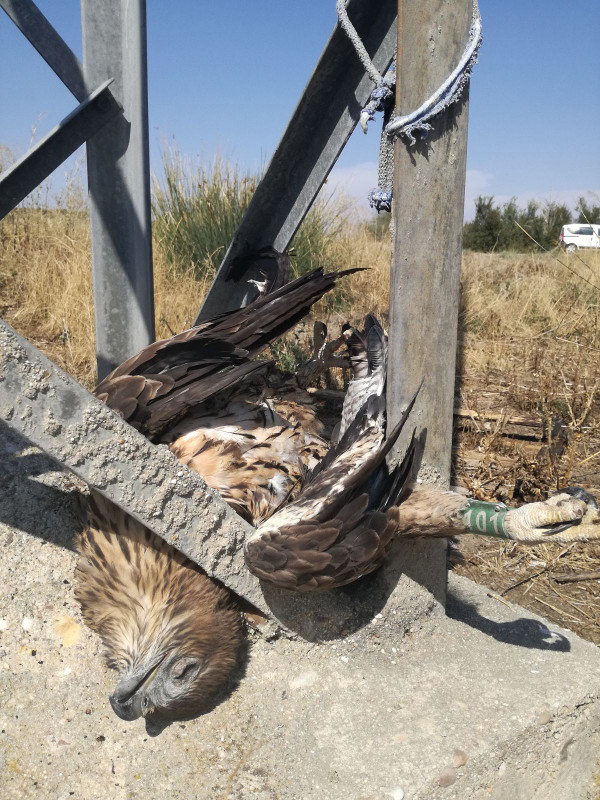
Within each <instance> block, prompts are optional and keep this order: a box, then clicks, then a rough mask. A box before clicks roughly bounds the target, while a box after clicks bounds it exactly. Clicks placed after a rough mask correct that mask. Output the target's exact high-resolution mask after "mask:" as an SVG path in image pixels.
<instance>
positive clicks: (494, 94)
mask: <svg viewBox="0 0 600 800" xmlns="http://www.w3.org/2000/svg"><path fill="white" fill-rule="evenodd" d="M38 6H39V8H40V9H41V10H42V12H43V13H44V14H45V15H46V16H47V17H48V19H49V20H50V21H51V22H52V24H53V25H54V27H55V28H56V29H57V30H58V31H59V33H60V34H61V35H62V36H63V38H64V39H65V40H66V41H67V43H68V44H69V45H70V47H71V48H72V49H73V50H74V51H75V52H76V54H77V55H78V56H80V57H81V26H80V21H79V13H80V12H79V0H38ZM480 7H481V13H482V17H483V26H484V27H483V30H484V44H483V47H482V50H481V53H480V59H479V64H478V65H477V66H476V68H475V70H474V73H473V78H472V82H471V104H470V118H469V147H468V163H467V170H468V172H467V200H466V215H467V217H469V216H471V215H472V208H473V199H474V197H475V196H476V195H477V194H490V195H494V196H495V197H496V198H497V199H498V200H500V201H504V200H507V199H508V198H510V197H511V196H513V195H514V196H517V198H518V199H519V200H520V201H521V202H523V203H524V202H525V201H526V200H527V199H529V198H537V199H555V200H558V201H561V202H563V201H564V202H567V203H569V204H572V203H573V201H574V199H575V198H576V197H577V196H578V195H580V194H585V193H588V192H591V193H592V194H590V195H589V199H591V200H594V201H595V202H600V150H599V148H598V144H597V132H598V130H600V102H599V100H598V91H599V90H598V85H599V78H600V48H599V47H598V34H597V31H598V17H599V12H600V3H598V0H570V2H566V0H543V2H542V0H480ZM147 8H148V62H149V105H150V139H151V162H152V163H151V166H152V169H153V170H154V171H155V172H156V171H159V170H160V148H161V142H165V141H166V142H170V141H172V140H174V141H175V142H176V144H177V146H178V148H179V150H180V151H181V152H182V153H183V154H185V155H189V156H195V157H199V158H201V159H204V160H207V161H208V160H210V159H212V158H213V156H214V154H215V152H216V151H217V150H218V152H219V153H220V154H221V155H223V156H225V157H227V158H229V159H231V160H233V161H236V162H237V163H238V164H239V166H240V167H241V168H243V169H257V168H259V167H260V166H261V165H264V164H265V163H266V162H268V160H269V158H270V156H271V153H272V152H273V149H274V148H275V146H276V144H277V142H278V140H279V138H280V136H281V134H282V133H283V130H284V128H285V126H286V124H287V121H288V119H289V117H290V115H291V113H292V111H293V109H294V107H295V105H296V102H297V100H298V98H299V96H300V94H301V92H302V89H303V87H304V85H305V84H306V81H307V80H308V78H309V76H310V74H311V71H312V69H313V67H314V65H315V63H316V61H317V58H318V56H319V54H320V53H321V51H322V49H323V47H324V45H325V43H326V41H327V39H328V37H329V34H330V33H331V30H332V28H333V26H334V24H335V20H336V15H335V0H298V2H294V3H290V2H282V1H281V0H253V2H251V3H250V2H243V1H242V0H220V1H219V2H218V3H217V2H207V0H205V1H204V2H198V1H197V0H195V2H193V1H192V0H175V2H171V3H165V2H164V0H148V3H147ZM0 69H1V70H2V76H3V80H2V81H0V108H1V109H2V114H1V116H0V143H2V144H5V145H8V146H9V147H10V148H11V149H13V150H14V151H16V152H17V153H22V152H23V151H25V150H26V149H27V147H28V146H29V143H30V139H31V130H32V127H35V129H36V136H37V137H39V136H41V135H43V134H44V133H45V132H46V131H47V130H49V129H50V128H51V127H53V126H54V124H56V122H58V121H59V120H60V119H61V118H62V117H64V116H65V115H66V114H67V113H68V112H69V111H70V110H71V109H72V108H73V107H74V106H75V104H76V101H75V100H74V98H73V97H72V96H71V95H70V93H69V92H68V91H67V90H66V89H65V88H64V87H63V86H62V84H61V83H60V81H59V80H58V78H56V77H55V76H54V74H53V73H52V72H51V70H50V69H49V67H47V66H46V64H45V63H44V62H43V61H42V59H41V58H40V57H39V56H38V55H37V53H36V52H35V51H34V50H33V48H32V47H31V46H30V45H29V43H28V42H27V41H26V40H25V39H24V37H23V36H22V35H21V34H20V33H19V31H18V30H17V29H16V28H15V27H14V26H13V24H12V22H10V20H9V19H8V17H6V16H5V15H4V14H3V13H0ZM378 138H379V124H372V125H371V126H370V133H369V135H368V136H364V135H363V133H362V131H360V130H358V131H356V132H355V134H354V135H353V136H352V138H351V140H350V142H349V144H348V146H347V147H346V149H345V151H344V153H343V154H342V156H341V158H340V160H339V162H338V165H337V166H336V168H335V170H334V173H333V174H332V176H331V178H330V181H329V185H342V186H343V187H345V189H346V191H348V192H349V193H350V194H353V195H356V196H357V197H359V198H360V200H359V202H360V203H361V205H362V207H363V208H366V207H367V204H366V201H365V200H364V196H365V194H366V192H367V191H368V190H369V188H371V187H372V186H373V185H374V183H375V181H376V159H377V152H378V144H379V142H378ZM58 172H59V174H58V175H56V176H55V178H54V186H55V187H60V185H61V182H62V180H63V177H62V174H63V173H64V170H59V171H58Z"/></svg>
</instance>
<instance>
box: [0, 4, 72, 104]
mask: <svg viewBox="0 0 600 800" xmlns="http://www.w3.org/2000/svg"><path fill="white" fill-rule="evenodd" d="M0 8H2V9H3V11H5V12H6V13H7V14H8V16H9V17H10V18H11V19H12V21H13V22H14V23H15V25H16V26H17V28H18V29H19V30H20V31H21V33H22V34H23V35H24V36H25V37H26V38H27V39H28V40H29V41H30V42H31V44H32V45H33V46H34V47H35V49H36V50H37V51H38V53H39V54H40V55H41V57H42V58H43V59H44V61H45V62H46V63H47V64H48V65H49V66H50V68H51V69H52V70H54V72H55V73H56V74H57V75H58V77H59V78H60V79H61V81H62V82H63V83H64V85H65V86H66V87H67V89H68V90H69V91H70V92H71V94H73V95H74V96H75V97H76V98H77V100H79V102H80V103H81V102H82V101H83V100H84V99H85V97H86V95H87V91H86V88H85V83H84V80H83V67H82V65H81V62H80V61H79V59H78V58H77V56H76V55H75V53H73V51H72V50H71V48H70V47H69V46H68V45H67V44H65V42H64V41H63V39H62V38H61V36H60V35H59V34H58V33H57V32H56V31H55V30H54V28H53V27H52V25H51V24H50V23H49V22H48V20H47V19H46V17H45V16H44V15H43V14H42V12H41V11H40V10H39V8H38V7H37V6H36V4H35V3H33V2H32V0H0Z"/></svg>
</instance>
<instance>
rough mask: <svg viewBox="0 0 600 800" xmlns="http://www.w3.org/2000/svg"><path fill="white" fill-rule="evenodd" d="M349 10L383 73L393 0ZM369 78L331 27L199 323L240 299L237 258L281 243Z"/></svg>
mask: <svg viewBox="0 0 600 800" xmlns="http://www.w3.org/2000/svg"><path fill="white" fill-rule="evenodd" d="M347 8H348V15H349V18H350V20H351V22H352V23H353V25H354V26H355V28H356V30H357V32H358V34H359V36H360V37H361V39H362V41H363V43H364V45H365V47H366V48H367V51H368V52H369V54H370V55H371V58H372V60H373V63H374V64H375V66H376V67H377V69H378V70H379V72H381V73H383V72H385V70H386V69H387V68H388V66H389V65H390V63H391V61H392V59H393V57H394V54H395V51H396V38H397V37H396V18H397V0H379V2H377V3H374V2H372V0H349V2H348V4H347ZM372 89H373V84H372V82H371V80H370V79H369V77H368V76H367V74H366V72H365V70H364V67H363V66H362V64H361V62H360V61H359V59H358V56H357V55H356V52H355V50H354V47H353V46H352V44H351V43H350V41H349V40H348V37H347V36H346V34H345V33H344V31H343V30H342V29H341V28H340V27H339V25H338V26H336V27H335V29H334V31H333V34H332V35H331V38H330V39H329V41H328V43H327V45H326V47H325V50H324V51H323V53H322V55H321V58H320V59H319V62H318V64H317V66H316V68H315V70H314V72H313V74H312V76H311V78H310V80H309V82H308V84H307V86H306V89H305V90H304V94H303V95H302V98H301V99H300V102H299V103H298V106H297V107H296V110H295V111H294V113H293V115H292V118H291V119H290V122H289V124H288V126H287V129H286V131H285V133H284V134H283V138H282V139H281V141H280V143H279V145H278V147H277V149H276V151H275V154H274V155H273V158H272V159H271V162H270V164H269V166H268V167H267V170H266V172H265V175H264V177H263V179H262V181H261V182H260V184H259V185H258V187H257V189H256V191H255V193H254V195H253V197H252V200H251V201H250V205H249V206H248V209H247V211H246V213H245V214H244V217H243V219H242V221H241V223H240V225H239V227H238V229H237V230H236V232H235V234H234V236H233V240H232V242H231V245H230V247H229V249H228V251H227V253H226V255H225V258H224V260H223V263H222V264H221V266H220V268H219V271H218V273H217V275H216V277H215V280H214V282H213V284H212V286H211V288H210V290H209V292H208V294H207V296H206V299H205V301H204V305H203V306H202V309H201V310H200V313H199V314H198V318H197V320H196V322H199V321H201V320H203V319H207V318H209V317H211V316H213V315H215V314H218V313H220V312H222V311H227V310H229V309H233V308H237V307H239V306H240V305H242V302H243V300H244V296H245V293H246V292H247V290H248V285H247V279H248V278H251V277H255V276H253V275H251V274H249V273H245V274H243V275H239V274H236V272H235V265H234V269H233V270H232V264H233V262H234V261H235V259H236V258H240V257H243V256H244V255H246V254H248V253H253V252H256V251H257V250H259V249H260V248H261V247H265V246H273V247H275V248H276V249H277V250H285V249H286V248H287V247H288V245H289V244H290V242H291V240H292V238H293V236H294V234H295V233H296V231H297V230H298V227H299V225H300V223H301V222H302V220H303V219H304V217H305V215H306V213H307V211H308V210H309V208H310V207H311V205H312V203H313V201H314V199H315V197H316V195H317V193H318V191H319V189H320V188H321V186H322V185H323V183H324V182H325V180H326V178H327V175H328V174H329V172H330V170H331V168H332V167H333V165H334V164H335V162H336V161H337V158H338V156H339V154H340V152H341V151H342V149H343V147H344V145H345V144H346V142H347V141H348V138H349V137H350V134H351V133H352V131H353V130H354V128H355V127H356V124H357V122H358V121H359V116H360V112H361V110H362V108H363V106H364V105H366V103H367V102H368V100H369V97H370V93H371V91H372Z"/></svg>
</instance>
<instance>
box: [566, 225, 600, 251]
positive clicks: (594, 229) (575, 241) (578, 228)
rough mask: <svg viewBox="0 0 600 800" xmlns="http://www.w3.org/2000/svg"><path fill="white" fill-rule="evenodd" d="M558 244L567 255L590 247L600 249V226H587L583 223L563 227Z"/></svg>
mask: <svg viewBox="0 0 600 800" xmlns="http://www.w3.org/2000/svg"><path fill="white" fill-rule="evenodd" d="M558 244H559V245H560V247H564V249H565V250H566V251H567V253H573V252H574V251H575V250H579V249H584V248H589V247H595V248H598V249H600V225H586V224H585V223H581V222H574V223H572V224H571V225H563V226H562V228H561V229H560V236H559V238H558Z"/></svg>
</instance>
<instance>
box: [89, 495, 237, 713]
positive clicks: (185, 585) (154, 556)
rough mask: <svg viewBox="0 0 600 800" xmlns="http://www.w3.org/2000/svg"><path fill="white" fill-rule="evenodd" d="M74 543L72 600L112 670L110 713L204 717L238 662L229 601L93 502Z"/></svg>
mask: <svg viewBox="0 0 600 800" xmlns="http://www.w3.org/2000/svg"><path fill="white" fill-rule="evenodd" d="M77 545H78V549H79V551H80V553H81V558H80V560H79V563H78V566H77V588H76V596H77V599H78V600H79V602H80V603H81V610H82V614H83V617H84V619H85V621H86V623H87V624H88V625H89V626H90V627H91V628H92V629H93V630H95V631H96V633H98V634H99V635H100V637H101V638H102V640H103V642H104V645H105V648H106V658H107V662H108V665H109V666H110V667H113V668H115V669H116V670H118V672H119V678H118V680H117V685H116V686H115V689H114V691H113V692H112V694H111V695H110V698H109V700H110V704H111V706H112V707H113V709H114V711H115V713H116V714H118V716H119V717H121V719H125V720H133V719H137V718H138V717H140V716H143V717H147V718H148V717H151V718H154V719H156V720H165V721H166V720H173V719H184V718H190V717H194V716H197V715H198V714H200V713H202V712H203V711H204V710H206V709H207V707H208V705H209V703H210V701H211V700H212V699H213V698H214V696H215V694H216V693H217V692H218V690H219V689H220V688H221V687H222V686H223V684H224V683H225V682H226V681H227V679H228V677H229V676H230V674H231V671H232V669H233V667H234V666H235V664H236V661H237V654H238V649H239V643H240V638H241V617H240V613H239V611H238V610H237V609H236V608H235V606H234V605H233V603H232V601H231V598H230V595H229V593H228V592H227V591H226V590H225V589H223V588H221V587H220V586H218V585H216V584H215V583H214V582H213V581H211V580H210V579H209V578H208V577H207V576H206V575H204V574H203V573H202V572H200V571H199V570H198V568H197V567H196V566H195V565H194V564H193V563H192V562H191V561H189V560H188V559H187V558H185V556H183V555H182V554H181V553H179V552H178V551H177V550H174V549H173V548H172V547H169V545H168V544H166V543H165V542H164V541H163V540H162V539H159V538H158V537H156V536H154V534H153V533H151V531H149V530H148V529H147V528H144V526H142V525H140V523H138V522H136V521H135V520H133V519H132V518H131V517H128V516H127V515H125V514H123V512H121V511H120V510H119V509H117V508H116V506H112V504H109V503H108V501H106V500H105V499H104V498H102V497H101V496H99V495H98V496H92V498H91V500H90V504H89V509H88V527H87V528H86V530H85V531H84V532H83V533H82V534H81V535H80V536H79V539H78V542H77Z"/></svg>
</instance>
